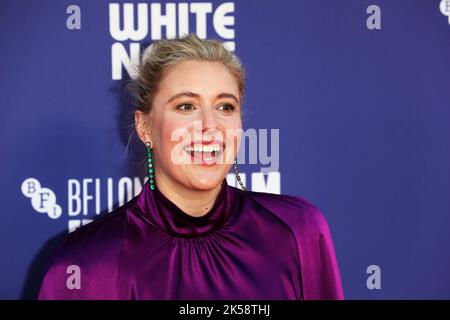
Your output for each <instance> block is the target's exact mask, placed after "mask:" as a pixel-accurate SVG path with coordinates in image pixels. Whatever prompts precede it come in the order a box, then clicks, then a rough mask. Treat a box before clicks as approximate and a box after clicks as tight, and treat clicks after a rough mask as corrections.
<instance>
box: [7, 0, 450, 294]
mask: <svg viewBox="0 0 450 320" xmlns="http://www.w3.org/2000/svg"><path fill="white" fill-rule="evenodd" d="M128 2H129V3H135V4H136V5H135V6H133V9H134V11H132V12H131V13H130V14H129V16H128V18H129V17H130V15H131V17H133V16H134V18H135V21H134V22H135V25H134V27H136V29H137V28H138V26H137V20H138V19H137V16H138V15H137V12H138V11H137V10H138V6H137V3H141V4H146V5H141V7H142V8H144V9H145V10H142V11H146V12H147V19H145V21H141V22H142V23H144V24H146V25H147V26H148V28H147V29H148V30H147V32H144V33H141V34H136V35H134V36H135V39H127V38H126V37H125V39H121V38H120V33H117V32H114V30H115V29H114V28H116V31H117V28H119V29H120V28H122V27H123V24H124V23H123V21H122V22H121V26H117V25H115V26H114V23H115V21H114V18H113V17H112V13H113V11H114V10H115V8H116V9H118V12H119V13H120V14H121V16H120V18H121V19H122V20H123V19H124V16H125V14H123V12H124V6H123V4H122V3H120V4H118V5H117V6H116V5H114V3H118V2H113V1H87V0H86V1H81V0H76V1H64V0H61V1H56V0H54V1H50V0H45V1H44V0H40V1H24V0H21V1H17V0H10V1H9V0H7V1H5V0H3V1H2V2H1V4H0V36H1V43H0V61H1V78H0V79H1V80H0V150H1V151H0V152H1V157H0V159H1V166H0V177H1V182H2V183H1V185H0V194H1V199H2V209H1V213H2V215H1V217H2V221H1V223H0V228H1V230H0V237H1V241H0V251H1V252H2V254H1V264H0V298H4V299H19V298H34V297H35V296H36V293H37V290H38V288H39V284H40V281H41V280H42V275H43V272H44V271H45V268H46V266H47V263H48V259H49V258H50V256H51V254H52V252H53V250H54V247H55V244H56V243H58V241H59V240H60V238H61V236H63V235H64V234H65V233H67V232H68V230H69V229H73V228H76V227H77V226H79V225H80V224H82V223H86V222H88V221H89V220H90V219H93V218H94V217H96V216H97V214H98V213H106V212H108V211H110V210H112V209H113V208H115V207H117V206H118V205H120V204H121V203H123V202H124V201H126V200H128V199H130V197H132V196H133V195H134V194H136V193H137V192H139V191H140V187H141V185H142V182H143V177H144V175H143V174H142V172H141V171H140V170H139V168H140V167H139V164H138V163H139V160H140V158H142V157H143V156H144V147H143V146H142V145H140V144H139V143H138V142H137V139H136V137H135V136H131V139H129V137H130V133H131V132H132V127H133V118H132V106H131V102H132V101H131V99H130V97H129V96H128V95H127V94H126V93H125V88H124V85H125V84H126V82H127V80H128V79H129V77H130V72H129V70H127V66H128V67H129V69H130V70H131V67H130V65H131V64H132V63H128V62H127V57H128V60H129V61H132V60H133V59H131V58H130V57H131V56H133V54H135V52H138V51H139V50H142V49H143V48H144V46H146V45H148V44H149V43H151V42H152V41H153V40H156V39H157V38H158V34H159V32H158V31H160V33H161V36H162V37H170V36H172V35H173V33H174V32H175V33H178V32H179V31H180V30H182V29H183V28H184V29H186V28H188V29H189V31H191V32H197V34H199V35H201V36H202V35H203V36H207V37H208V38H217V39H219V40H221V41H227V42H228V43H229V44H230V46H231V48H233V50H234V51H235V52H236V53H237V55H238V56H239V57H240V58H241V60H242V61H243V64H244V67H245V68H246V70H247V95H246V98H245V105H244V108H245V118H244V126H245V128H254V129H256V130H258V129H267V130H268V132H269V133H268V138H270V137H272V138H273V137H275V135H271V133H273V134H274V132H275V131H276V130H273V129H279V151H280V158H279V166H278V167H276V168H274V170H273V172H272V173H271V174H272V175H271V174H269V175H268V176H264V177H265V178H266V179H267V178H268V177H269V178H268V179H269V180H266V181H268V182H267V185H266V191H271V192H281V193H286V194H292V195H301V196H303V197H305V198H306V199H308V200H310V201H311V202H313V203H314V204H315V205H317V206H318V207H319V208H320V209H321V211H322V212H323V213H324V214H325V216H326V217H327V219H328V222H329V225H330V229H331V232H332V235H333V239H334V244H335V249H336V253H337V257H338V262H339V266H340V271H341V275H342V281H343V286H344V293H345V296H346V298H348V299H380V298H386V299H392V298H400V299H416V298H446V299H448V298H450V288H449V285H450V272H449V270H450V233H449V231H450V201H449V198H450V197H449V196H450V170H449V167H450V142H449V141H450V125H449V121H450V104H449V103H450V79H449V77H450V20H449V17H448V16H446V15H445V13H446V12H447V13H448V14H449V15H450V3H447V2H449V1H448V0H443V1H439V0H436V1H433V0H397V1H388V0H376V1H372V0H371V1H367V0H352V1H349V0H346V1H336V0H327V1H315V0H302V1H298V0H284V1H262V0H258V1H257V0H245V1H212V2H202V4H199V3H196V2H192V1H191V2H184V3H185V4H184V5H183V4H181V5H180V4H176V3H175V2H163V1H160V2H144V1H128ZM111 3H112V4H113V5H110V4H111ZM158 4H160V6H158ZM71 5H75V6H71ZM371 5H376V6H377V7H370V6H371ZM145 6H146V7H145ZM158 8H161V14H162V15H164V14H168V13H169V14H168V17H169V18H170V19H169V20H164V19H162V18H161V17H159V16H158V12H157V11H158ZM447 10H448V11H447ZM184 12H189V15H188V17H189V22H188V23H184V22H183V21H185V20H184V19H185V18H186V17H187V15H186V14H184ZM174 17H175V18H174ZM174 19H175V20H176V22H175V20H174ZM164 21H166V22H167V21H168V22H167V25H168V26H167V27H160V26H158V23H160V22H164ZM116 22H117V21H116ZM183 23H184V24H183ZM141 30H144V29H141ZM118 34H119V35H118ZM136 50H138V51H136ZM133 61H134V62H136V60H133ZM113 70H116V71H113ZM114 72H116V75H114ZM117 78H118V79H117ZM274 143H275V144H276V143H277V142H276V141H275V142H274ZM272 150H273V149H272ZM264 166H265V165H264V164H263V163H261V161H259V162H258V163H256V164H247V165H240V171H241V172H243V173H244V174H245V176H246V183H247V186H248V188H249V189H253V190H255V189H258V190H260V189H261V188H262V187H264V183H263V184H261V181H262V180H261V176H260V174H259V173H258V172H259V171H260V168H261V167H264ZM266 167H267V166H266ZM278 173H279V174H278ZM370 266H376V268H378V269H376V270H377V274H376V276H377V284H378V285H377V287H376V288H373V287H371V286H370V285H368V279H369V280H370V279H371V276H373V275H372V273H371V271H370V270H371V268H372V267H370ZM368 268H369V272H368ZM372 280H373V279H372ZM369 282H370V281H369Z"/></svg>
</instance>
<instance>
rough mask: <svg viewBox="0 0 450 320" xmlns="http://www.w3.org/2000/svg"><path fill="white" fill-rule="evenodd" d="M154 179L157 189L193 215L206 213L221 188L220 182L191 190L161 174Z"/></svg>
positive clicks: (199, 215) (197, 215) (198, 215)
mask: <svg viewBox="0 0 450 320" xmlns="http://www.w3.org/2000/svg"><path fill="white" fill-rule="evenodd" d="M155 180H156V181H157V183H158V186H157V187H158V189H159V191H161V193H162V194H164V196H166V198H168V199H169V200H170V201H172V202H173V203H174V204H176V205H177V207H179V208H180V209H181V210H183V211H184V212H185V213H187V214H189V215H191V216H193V217H201V216H203V215H205V214H206V213H208V211H209V210H210V209H211V208H212V206H213V205H214V202H215V201H216V197H217V195H218V194H219V191H220V188H221V184H219V185H218V186H216V187H215V188H214V189H211V190H192V189H189V188H186V187H184V186H182V185H180V184H178V183H176V182H172V181H170V180H169V179H165V178H163V177H162V175H159V177H156V179H155Z"/></svg>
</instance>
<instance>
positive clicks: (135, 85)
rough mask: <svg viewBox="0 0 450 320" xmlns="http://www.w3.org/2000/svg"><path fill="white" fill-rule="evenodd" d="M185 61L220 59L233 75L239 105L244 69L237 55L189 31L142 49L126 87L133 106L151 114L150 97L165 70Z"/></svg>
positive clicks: (242, 92)
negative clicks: (132, 77) (128, 87)
mask: <svg viewBox="0 0 450 320" xmlns="http://www.w3.org/2000/svg"><path fill="white" fill-rule="evenodd" d="M186 60H195V61H207V62H221V63H222V64H223V65H224V66H225V67H227V69H228V70H229V71H230V73H231V74H232V75H233V77H234V79H235V81H236V84H237V86H238V89H239V94H240V97H239V99H240V101H241V104H242V101H243V97H244V90H245V83H244V78H245V72H244V69H243V67H242V64H241V61H240V60H239V58H238V57H237V56H236V55H235V54H233V53H232V52H230V51H228V50H227V49H226V48H225V47H224V45H223V44H222V43H221V42H220V41H218V40H212V39H200V38H199V37H198V36H197V35H195V34H194V33H191V34H188V35H185V36H183V37H181V38H177V39H163V40H157V41H155V42H153V43H152V44H151V46H150V47H149V48H148V49H147V50H146V51H145V54H144V55H143V57H142V62H141V65H140V67H139V68H138V72H137V77H136V79H135V80H134V81H132V82H131V86H130V89H131V91H132V93H133V95H134V96H135V98H136V105H135V109H136V110H140V111H143V112H145V113H151V110H152V102H153V97H154V95H155V93H156V92H157V91H158V86H159V84H160V82H161V80H162V79H163V77H164V75H165V73H166V72H167V71H168V70H169V69H170V68H171V67H174V66H175V65H177V64H178V63H180V62H183V61H186Z"/></svg>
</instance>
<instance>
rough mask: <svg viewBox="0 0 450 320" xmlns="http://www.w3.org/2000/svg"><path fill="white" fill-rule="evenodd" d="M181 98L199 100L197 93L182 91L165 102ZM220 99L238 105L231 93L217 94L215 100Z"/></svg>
mask: <svg viewBox="0 0 450 320" xmlns="http://www.w3.org/2000/svg"><path fill="white" fill-rule="evenodd" d="M182 97H191V98H199V97H200V95H199V94H198V93H194V92H190V91H184V92H180V93H177V94H176V95H174V96H173V97H171V98H170V99H169V100H167V103H170V102H172V101H173V100H175V99H179V98H182ZM222 98H230V99H233V100H234V101H236V103H238V104H239V100H238V99H237V98H236V96H235V95H234V94H232V93H226V92H224V93H219V94H218V95H217V97H216V99H222Z"/></svg>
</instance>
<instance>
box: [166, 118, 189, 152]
mask: <svg viewBox="0 0 450 320" xmlns="http://www.w3.org/2000/svg"><path fill="white" fill-rule="evenodd" d="M189 123H190V122H187V121H183V120H175V119H166V120H165V121H163V122H162V125H161V128H160V146H161V149H162V150H161V152H162V154H163V156H164V157H165V158H168V157H170V156H171V152H172V150H174V148H177V149H178V147H180V145H182V143H180V142H182V141H186V140H185V139H186V135H189Z"/></svg>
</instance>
